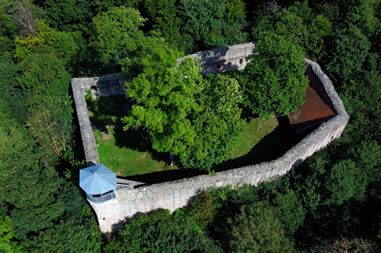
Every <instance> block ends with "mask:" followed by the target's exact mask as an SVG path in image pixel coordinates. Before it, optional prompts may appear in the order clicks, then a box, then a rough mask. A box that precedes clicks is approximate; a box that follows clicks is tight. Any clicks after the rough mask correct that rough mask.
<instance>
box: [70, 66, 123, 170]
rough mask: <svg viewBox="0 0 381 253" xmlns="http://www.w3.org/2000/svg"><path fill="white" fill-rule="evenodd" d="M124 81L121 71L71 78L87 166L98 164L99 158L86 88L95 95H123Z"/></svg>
mask: <svg viewBox="0 0 381 253" xmlns="http://www.w3.org/2000/svg"><path fill="white" fill-rule="evenodd" d="M124 83H125V80H124V78H123V75H122V73H115V74H109V75H104V76H100V77H85V78H73V79H72V80H71V88H72V90H73V96H74V103H75V108H76V111H77V116H78V123H79V128H80V131H81V138H82V144H83V149H84V152H85V158H86V163H87V164H88V165H89V166H90V165H96V164H100V160H99V155H98V149H97V144H96V142H95V136H94V132H93V128H92V127H91V123H90V118H89V111H88V110H87V103H86V99H85V95H86V93H87V91H88V90H91V91H92V93H93V94H94V95H95V96H112V95H123V94H125V88H124V87H125V85H124Z"/></svg>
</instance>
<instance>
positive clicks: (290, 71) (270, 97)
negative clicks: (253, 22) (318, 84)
mask: <svg viewBox="0 0 381 253" xmlns="http://www.w3.org/2000/svg"><path fill="white" fill-rule="evenodd" d="M303 58H304V54H303V49H302V48H301V47H300V46H298V45H296V44H294V43H292V42H290V41H289V40H287V39H285V38H283V37H281V36H279V35H276V34H274V33H268V32H263V33H260V34H259V36H258V42H257V43H256V47H255V49H254V53H253V56H252V57H251V62H250V63H249V64H248V65H247V66H246V69H245V74H246V75H247V76H248V78H247V79H248V80H250V81H248V82H247V83H244V84H243V98H244V100H243V104H244V105H245V106H246V107H247V108H249V109H250V110H251V111H252V113H253V114H259V115H260V116H264V117H266V116H269V115H270V114H271V113H273V112H275V114H276V115H287V114H288V113H290V112H294V111H296V110H297V108H298V107H299V106H300V105H302V104H303V102H304V101H303V96H304V94H305V91H306V88H307V84H308V79H307V77H306V76H305V75H304V72H305V64H304V62H303Z"/></svg>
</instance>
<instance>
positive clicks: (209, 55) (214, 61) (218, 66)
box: [178, 46, 246, 75]
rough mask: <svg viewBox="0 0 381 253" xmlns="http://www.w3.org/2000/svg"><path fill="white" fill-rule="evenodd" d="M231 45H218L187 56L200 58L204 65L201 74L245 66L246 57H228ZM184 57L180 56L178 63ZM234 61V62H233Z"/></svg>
mask: <svg viewBox="0 0 381 253" xmlns="http://www.w3.org/2000/svg"><path fill="white" fill-rule="evenodd" d="M229 50H231V47H227V46H224V47H218V48H214V49H211V50H205V51H200V52H197V53H195V54H192V55H189V56H187V57H192V58H198V59H199V61H200V64H201V67H202V70H201V74H202V75H204V74H215V73H220V72H225V71H230V70H238V69H240V67H241V66H244V64H245V63H246V59H245V57H244V56H242V58H235V57H232V58H231V59H229V58H228V54H227V52H228V51H229ZM183 59H184V58H180V59H179V60H178V63H181V62H182V61H183ZM232 61H234V62H232Z"/></svg>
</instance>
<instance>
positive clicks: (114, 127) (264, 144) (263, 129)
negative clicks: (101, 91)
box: [87, 96, 281, 177]
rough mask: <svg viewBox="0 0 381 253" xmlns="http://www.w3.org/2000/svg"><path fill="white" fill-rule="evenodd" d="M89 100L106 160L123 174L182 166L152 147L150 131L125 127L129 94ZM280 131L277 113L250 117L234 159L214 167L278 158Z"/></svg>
mask: <svg viewBox="0 0 381 253" xmlns="http://www.w3.org/2000/svg"><path fill="white" fill-rule="evenodd" d="M87 103H88V108H89V114H90V120H91V122H92V125H93V127H94V128H95V129H96V130H95V131H94V132H95V137H96V141H97V145H98V153H99V158H100V160H101V163H102V164H104V165H106V166H107V167H108V168H110V169H111V170H113V171H114V172H116V173H117V174H118V175H119V176H123V177H128V176H134V175H141V174H148V173H153V172H163V171H169V170H178V169H179V168H178V167H177V166H169V165H168V162H169V155H168V154H166V153H165V154H163V153H158V152H156V151H155V150H153V149H152V148H151V144H150V141H149V138H148V133H146V132H142V131H136V130H128V131H124V130H123V126H124V124H123V123H122V122H121V121H120V118H121V117H123V116H124V115H125V112H123V110H122V108H123V105H125V104H127V103H128V101H127V100H126V98H125V97H121V96H112V97H101V98H100V99H98V100H97V101H92V100H91V99H90V98H88V99H87ZM102 132H103V134H101V133H102ZM280 133H281V132H280V130H279V123H278V121H277V119H276V117H275V116H273V117H271V118H270V119H268V120H263V119H260V118H255V119H251V120H249V121H248V122H247V123H246V126H245V129H244V131H243V132H242V133H241V135H240V136H239V141H238V146H237V147H236V148H235V149H234V150H233V152H232V159H230V160H228V161H226V162H224V163H223V164H220V165H217V166H215V168H214V169H215V170H216V171H218V170H224V169H231V168H236V167H240V166H244V165H248V164H254V163H257V162H262V161H266V160H271V159H274V158H275V157H276V156H277V155H279V152H278V151H279V147H280V146H281V145H280V142H281V134H280ZM274 156H275V157H274Z"/></svg>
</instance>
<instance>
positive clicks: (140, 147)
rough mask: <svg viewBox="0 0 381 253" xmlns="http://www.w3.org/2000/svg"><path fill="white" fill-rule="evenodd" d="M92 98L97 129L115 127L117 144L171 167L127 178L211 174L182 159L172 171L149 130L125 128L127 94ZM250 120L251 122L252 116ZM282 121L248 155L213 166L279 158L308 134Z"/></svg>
mask: <svg viewBox="0 0 381 253" xmlns="http://www.w3.org/2000/svg"><path fill="white" fill-rule="evenodd" d="M89 100H90V101H89V102H88V104H89V106H88V107H89V110H90V111H92V112H94V114H93V115H96V116H92V117H91V120H92V123H93V125H94V127H95V129H98V130H100V131H107V128H108V127H107V126H109V127H110V126H111V127H112V128H113V130H112V131H113V135H114V137H115V141H116V143H115V145H116V146H118V147H120V148H122V147H126V148H129V149H133V150H136V151H139V152H147V153H149V154H150V156H151V158H152V159H153V160H154V161H164V162H165V163H166V164H167V166H168V170H167V171H160V172H151V173H146V174H141V175H134V176H128V177H124V178H125V179H129V180H134V181H139V182H143V183H145V184H156V183H161V182H166V181H173V180H179V179H183V178H189V177H193V176H197V175H203V174H207V172H206V171H200V170H196V169H184V168H182V167H181V165H180V164H179V162H178V161H177V164H176V166H177V167H179V168H180V170H171V168H170V166H169V165H168V164H169V162H170V161H169V154H168V153H160V152H157V151H155V150H153V149H152V146H151V141H150V138H149V133H147V132H146V131H143V130H135V129H129V130H127V131H124V130H123V127H124V126H125V123H123V122H122V121H121V118H122V117H123V116H125V115H127V111H126V105H128V104H130V103H131V102H130V101H128V99H127V98H126V97H125V96H110V97H99V98H98V99H97V101H96V102H95V101H91V99H89ZM248 115H249V114H248ZM243 118H245V119H246V117H245V113H244V117H243ZM246 120H247V121H249V119H246ZM278 122H279V125H278V126H277V127H276V128H275V129H274V130H273V131H272V132H271V133H270V134H268V135H266V136H265V137H264V138H263V139H262V140H260V141H259V143H258V144H257V145H255V146H254V147H253V148H252V149H251V150H250V151H249V152H248V153H247V154H246V155H243V156H241V157H238V158H236V159H231V160H228V161H225V162H223V163H222V164H219V165H215V166H214V167H213V168H212V169H213V170H214V171H216V172H218V171H224V170H229V169H234V168H239V167H242V166H247V165H252V164H257V163H261V162H265V161H270V160H273V159H276V158H278V157H280V156H281V155H283V154H284V153H285V152H286V151H287V150H288V149H289V148H290V147H292V146H294V145H295V144H296V143H297V142H298V141H299V140H300V139H302V138H303V137H304V136H305V134H303V135H295V134H294V133H293V131H292V128H291V125H290V123H289V121H288V119H287V117H280V118H278ZM122 178H123V177H122Z"/></svg>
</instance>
